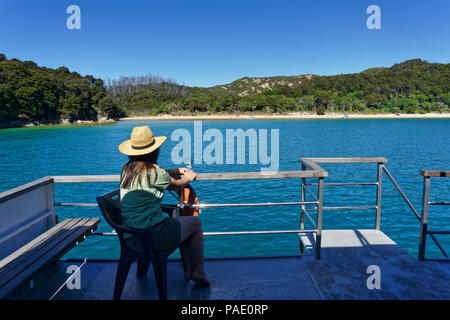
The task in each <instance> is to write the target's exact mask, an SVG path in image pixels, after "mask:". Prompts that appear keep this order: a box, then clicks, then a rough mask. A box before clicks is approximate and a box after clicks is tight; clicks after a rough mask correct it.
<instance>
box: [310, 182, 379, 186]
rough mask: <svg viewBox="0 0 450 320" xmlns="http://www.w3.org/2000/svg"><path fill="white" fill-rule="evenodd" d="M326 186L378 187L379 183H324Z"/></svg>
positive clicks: (312, 184)
mask: <svg viewBox="0 0 450 320" xmlns="http://www.w3.org/2000/svg"><path fill="white" fill-rule="evenodd" d="M317 185H318V184H317V183H307V184H305V186H317ZM323 185H324V186H329V187H336V186H376V185H378V182H340V183H339V182H329V183H324V184H323Z"/></svg>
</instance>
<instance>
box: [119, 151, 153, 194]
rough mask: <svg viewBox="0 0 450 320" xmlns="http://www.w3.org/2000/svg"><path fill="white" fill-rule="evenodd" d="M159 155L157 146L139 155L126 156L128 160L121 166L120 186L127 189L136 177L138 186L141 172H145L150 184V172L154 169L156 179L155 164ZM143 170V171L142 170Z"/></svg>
mask: <svg viewBox="0 0 450 320" xmlns="http://www.w3.org/2000/svg"><path fill="white" fill-rule="evenodd" d="M158 156H159V148H158V149H156V150H155V151H153V152H151V153H147V154H144V155H140V156H128V159H129V161H128V162H127V163H126V164H125V165H124V166H123V168H122V172H121V174H120V187H121V188H125V189H129V188H130V187H131V185H132V184H133V183H134V181H135V180H136V179H138V180H137V184H138V186H141V179H140V178H141V176H142V173H143V172H146V174H147V183H148V185H151V181H150V177H151V172H152V171H154V173H155V177H156V179H158V171H156V167H155V164H157V160H158ZM144 170H145V171H144Z"/></svg>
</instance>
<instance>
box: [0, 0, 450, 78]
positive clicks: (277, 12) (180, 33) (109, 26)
mask: <svg viewBox="0 0 450 320" xmlns="http://www.w3.org/2000/svg"><path fill="white" fill-rule="evenodd" d="M71 4H76V5H78V6H79V7H80V8H81V30H68V29H67V28H66V19H67V17H68V16H69V15H68V14H67V13H66V8H67V7H68V6H69V5H71ZM371 4H376V5H378V6H379V7H380V8H381V27H382V29H381V30H369V29H368V28H367V27H366V19H367V18H368V17H369V14H366V8H367V7H368V6H369V5H371ZM449 21H450V1H449V0H427V1H424V0H420V1H418V0H395V1H394V0H386V1H379V0H370V1H365V0H342V1H335V0H327V1H323V0H293V1H285V0H271V1H265V0H240V1H235V0H222V1H217V0H207V1H196V0H173V1H161V0H159V1H153V0H147V1H138V0H128V1H111V0H110V1H103V0H71V1H65V0H53V1H49V0H40V1H35V0H28V1H25V0H1V3H0V52H1V53H4V54H6V56H7V57H8V58H17V59H20V60H33V61H35V62H37V63H38V64H39V65H41V66H47V67H51V68H57V67H59V66H67V67H68V68H69V69H70V70H72V71H77V72H79V73H81V74H83V75H86V74H92V75H94V76H96V77H101V78H117V77H119V76H121V75H140V74H147V73H148V72H151V73H153V74H160V75H162V76H167V77H171V78H174V79H175V80H177V81H178V82H179V83H184V84H186V85H196V86H212V85H216V84H224V83H229V82H231V81H234V80H236V79H238V78H241V77H244V76H251V77H254V76H275V75H298V74H309V73H312V74H320V75H330V74H339V73H352V72H359V71H362V70H364V69H367V68H370V67H377V66H391V65H392V64H394V63H397V62H401V61H404V60H407V59H412V58H420V59H425V60H427V61H430V62H443V63H448V62H449V57H450V22H449Z"/></svg>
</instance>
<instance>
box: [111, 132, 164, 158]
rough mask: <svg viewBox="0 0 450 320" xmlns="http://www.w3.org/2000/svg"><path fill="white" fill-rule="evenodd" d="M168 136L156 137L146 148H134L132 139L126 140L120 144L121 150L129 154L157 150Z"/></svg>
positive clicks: (142, 153) (137, 154)
mask: <svg viewBox="0 0 450 320" xmlns="http://www.w3.org/2000/svg"><path fill="white" fill-rule="evenodd" d="M166 139H167V137H165V136H161V137H155V143H154V144H152V145H151V146H150V147H148V148H145V149H134V148H133V146H132V145H131V140H126V141H124V142H122V143H121V144H120V145H119V151H120V152H122V153H123V154H125V155H127V156H141V155H144V154H147V153H150V152H153V151H155V150H156V149H158V148H159V147H161V145H162V144H163V143H164V141H166Z"/></svg>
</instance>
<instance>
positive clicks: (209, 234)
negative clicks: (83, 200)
mask: <svg viewBox="0 0 450 320" xmlns="http://www.w3.org/2000/svg"><path fill="white" fill-rule="evenodd" d="M302 232H304V233H315V232H316V230H273V231H272V230H261V231H220V232H203V235H204V236H233V235H246V234H286V233H287V234H290V233H302ZM92 235H94V236H105V237H114V236H117V233H115V232H95V233H93V234H92Z"/></svg>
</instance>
